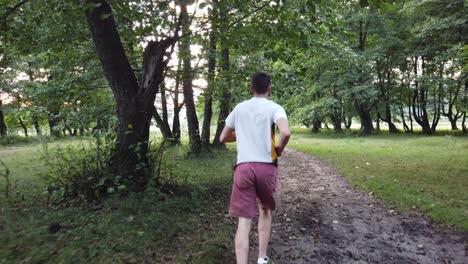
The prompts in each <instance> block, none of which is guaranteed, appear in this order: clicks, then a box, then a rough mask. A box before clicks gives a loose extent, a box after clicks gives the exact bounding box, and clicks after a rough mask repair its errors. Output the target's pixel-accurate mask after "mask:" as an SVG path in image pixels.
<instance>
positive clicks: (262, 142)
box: [220, 72, 291, 264]
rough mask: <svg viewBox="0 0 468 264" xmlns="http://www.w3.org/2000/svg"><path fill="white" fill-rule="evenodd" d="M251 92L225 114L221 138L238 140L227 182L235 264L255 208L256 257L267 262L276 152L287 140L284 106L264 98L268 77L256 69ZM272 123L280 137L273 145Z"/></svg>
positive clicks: (244, 249)
mask: <svg viewBox="0 0 468 264" xmlns="http://www.w3.org/2000/svg"><path fill="white" fill-rule="evenodd" d="M250 92H252V93H253V95H254V97H252V98H251V99H250V100H246V101H244V102H242V103H240V104H238V105H237V106H236V107H235V108H234V110H233V111H232V112H231V113H230V114H229V116H228V117H227V118H226V126H225V127H224V129H223V131H222V133H221V137H220V140H221V142H223V143H225V142H234V141H237V167H236V172H235V174H234V183H233V186H232V194H231V204H230V208H229V214H230V215H231V216H234V217H237V218H238V219H239V223H238V226H237V232H236V237H235V241H234V242H235V248H236V259H237V264H247V262H248V255H249V233H250V229H251V226H252V220H253V219H254V218H255V216H256V213H257V212H256V211H257V210H256V207H257V205H256V204H257V203H256V201H257V199H258V201H259V204H258V210H259V218H258V241H259V247H258V260H257V263H259V264H263V263H271V260H270V259H269V258H268V256H267V246H268V242H269V240H270V233H271V221H272V210H274V209H275V208H276V202H275V198H274V193H275V189H276V174H277V164H278V157H279V156H281V154H282V153H283V150H284V148H285V147H286V144H288V141H289V137H290V135H291V132H290V131H289V125H288V119H287V116H286V112H285V111H284V109H283V108H282V107H281V106H280V105H278V104H276V103H274V102H273V101H270V100H268V99H267V98H268V95H269V94H270V92H271V77H270V76H269V75H268V74H266V73H264V72H257V73H255V74H254V75H253V77H252V85H251V87H250ZM275 124H276V126H277V127H278V129H279V132H280V134H279V142H278V145H276V144H275Z"/></svg>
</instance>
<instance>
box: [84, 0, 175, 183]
mask: <svg viewBox="0 0 468 264" xmlns="http://www.w3.org/2000/svg"><path fill="white" fill-rule="evenodd" d="M88 3H89V4H90V6H92V7H90V8H88V9H87V10H86V17H87V21H88V25H89V28H90V31H91V35H92V37H93V41H94V44H95V48H96V53H97V55H98V57H99V60H100V61H101V64H102V67H103V71H104V75H105V76H106V78H107V80H108V82H109V84H110V87H111V89H112V93H113V95H114V98H115V100H116V112H117V118H118V126H117V146H116V150H115V153H114V155H113V157H112V158H111V161H110V164H109V165H110V168H111V169H112V171H113V173H114V175H120V176H121V177H122V182H124V183H126V184H128V185H127V187H128V188H129V189H130V190H132V191H139V190H142V189H144V187H145V186H146V183H147V182H148V178H147V177H146V176H147V175H146V172H147V166H148V160H147V156H146V153H147V151H148V140H149V127H150V121H151V115H152V112H153V107H154V100H155V97H156V93H157V92H158V89H159V85H160V84H161V82H162V81H163V73H164V70H165V68H166V66H167V60H164V55H165V53H166V49H167V48H168V47H170V46H171V45H173V44H174V43H175V39H173V38H167V39H164V40H162V41H160V42H154V41H150V42H149V43H148V45H147V46H146V48H145V51H144V54H143V71H142V80H141V84H140V85H139V83H138V81H137V78H136V77H135V75H134V73H133V70H132V68H131V66H130V63H129V61H128V58H127V56H126V54H125V51H124V48H123V45H122V42H121V39H120V36H119V33H118V31H117V27H116V24H115V20H114V17H113V15H112V9H111V7H110V5H109V3H108V1H106V0H88Z"/></svg>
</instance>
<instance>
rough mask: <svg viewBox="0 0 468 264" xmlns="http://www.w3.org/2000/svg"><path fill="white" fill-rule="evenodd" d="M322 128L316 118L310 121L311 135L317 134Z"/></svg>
mask: <svg viewBox="0 0 468 264" xmlns="http://www.w3.org/2000/svg"><path fill="white" fill-rule="evenodd" d="M321 128H322V122H321V121H320V120H319V119H318V118H313V119H312V133H318V132H319V131H320V129H321Z"/></svg>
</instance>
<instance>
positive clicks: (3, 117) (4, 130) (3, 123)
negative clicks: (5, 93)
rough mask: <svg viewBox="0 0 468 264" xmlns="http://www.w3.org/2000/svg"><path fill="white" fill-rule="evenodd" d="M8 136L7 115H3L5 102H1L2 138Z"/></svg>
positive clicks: (0, 133) (0, 124) (0, 129)
mask: <svg viewBox="0 0 468 264" xmlns="http://www.w3.org/2000/svg"><path fill="white" fill-rule="evenodd" d="M6 135H7V126H6V124H5V115H4V114H3V101H2V100H0V136H2V137H4V136H6Z"/></svg>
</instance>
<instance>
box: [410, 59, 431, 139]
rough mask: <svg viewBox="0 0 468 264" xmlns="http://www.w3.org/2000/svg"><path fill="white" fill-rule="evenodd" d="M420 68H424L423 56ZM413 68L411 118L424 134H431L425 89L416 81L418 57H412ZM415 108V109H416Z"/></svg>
mask: <svg viewBox="0 0 468 264" xmlns="http://www.w3.org/2000/svg"><path fill="white" fill-rule="evenodd" d="M421 65H422V69H423V70H424V58H422V64H421ZM413 67H414V68H413V69H414V77H415V80H414V85H415V90H414V94H413V100H412V105H413V118H414V120H415V121H416V123H418V124H419V125H420V126H421V127H422V131H423V133H424V134H426V135H431V134H432V130H431V126H430V124H429V119H428V115H427V109H426V105H427V98H426V89H425V87H424V85H421V86H420V85H419V81H418V57H414V64H413ZM423 74H424V72H421V75H423ZM416 108H417V110H416Z"/></svg>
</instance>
